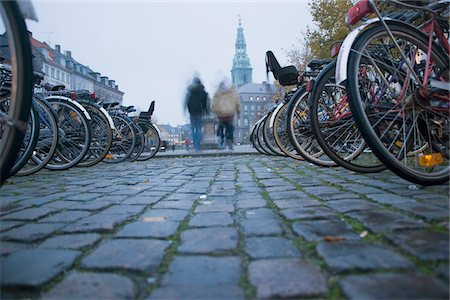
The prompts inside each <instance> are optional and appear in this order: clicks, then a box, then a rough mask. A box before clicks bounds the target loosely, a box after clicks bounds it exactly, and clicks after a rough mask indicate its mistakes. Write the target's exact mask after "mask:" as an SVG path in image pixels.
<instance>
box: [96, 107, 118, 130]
mask: <svg viewBox="0 0 450 300" xmlns="http://www.w3.org/2000/svg"><path fill="white" fill-rule="evenodd" d="M99 106H100V105H99ZM99 109H100V111H101V112H102V113H103V114H104V115H105V117H106V119H107V120H108V123H109V126H111V130H114V129H116V126H114V121H113V119H112V118H111V115H110V114H109V113H108V111H107V110H106V109H105V108H104V107H103V106H100V107H99Z"/></svg>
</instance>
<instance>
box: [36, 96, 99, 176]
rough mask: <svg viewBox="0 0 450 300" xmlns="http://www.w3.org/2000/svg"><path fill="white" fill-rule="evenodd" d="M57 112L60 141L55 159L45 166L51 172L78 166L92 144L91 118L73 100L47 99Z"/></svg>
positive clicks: (63, 98) (58, 97)
mask: <svg viewBox="0 0 450 300" xmlns="http://www.w3.org/2000/svg"><path fill="white" fill-rule="evenodd" d="M46 100H47V101H49V102H50V103H51V105H52V108H53V109H54V110H55V112H56V115H57V121H58V130H59V134H60V135H59V139H58V147H57V148H56V151H55V154H54V155H53V158H52V159H51V160H50V161H49V162H48V164H47V165H46V166H45V168H46V169H49V170H66V169H69V168H71V167H73V166H75V165H76V164H78V163H79V162H80V161H81V160H82V159H83V157H84V156H85V155H86V153H87V151H88V150H89V145H90V142H91V129H90V126H89V122H90V116H89V114H88V113H87V111H86V110H85V109H84V108H83V107H82V106H81V105H80V104H77V103H75V102H74V101H73V100H71V99H69V98H66V97H62V96H50V97H47V98H46Z"/></svg>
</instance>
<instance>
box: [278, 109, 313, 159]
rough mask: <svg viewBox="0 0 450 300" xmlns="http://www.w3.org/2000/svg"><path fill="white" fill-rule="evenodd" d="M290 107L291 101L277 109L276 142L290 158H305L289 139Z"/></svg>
mask: <svg viewBox="0 0 450 300" xmlns="http://www.w3.org/2000/svg"><path fill="white" fill-rule="evenodd" d="M288 107H289V101H287V102H284V103H283V106H282V107H281V108H280V109H278V110H277V112H276V114H275V116H274V121H273V130H274V134H273V135H274V138H275V143H277V145H278V147H279V148H280V150H281V151H282V152H283V153H284V154H285V155H287V156H289V157H290V158H293V159H296V160H305V159H304V158H303V156H301V155H299V154H298V153H297V151H296V150H295V148H294V146H292V143H291V140H290V139H289V135H288V131H287V127H286V123H287V120H286V118H287V111H288Z"/></svg>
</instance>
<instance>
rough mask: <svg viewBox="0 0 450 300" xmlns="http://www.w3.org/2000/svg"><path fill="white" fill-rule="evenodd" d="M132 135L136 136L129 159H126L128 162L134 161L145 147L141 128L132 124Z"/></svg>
mask: <svg viewBox="0 0 450 300" xmlns="http://www.w3.org/2000/svg"><path fill="white" fill-rule="evenodd" d="M132 125H133V129H134V134H135V135H136V144H135V145H134V149H133V152H131V155H130V157H128V160H130V161H135V160H136V159H137V158H138V157H139V156H140V155H141V153H142V151H144V146H145V137H144V131H142V128H141V127H139V126H138V125H136V124H135V123H132Z"/></svg>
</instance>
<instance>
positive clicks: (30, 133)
mask: <svg viewBox="0 0 450 300" xmlns="http://www.w3.org/2000/svg"><path fill="white" fill-rule="evenodd" d="M39 127H40V120H39V113H38V110H37V107H36V104H35V103H34V102H33V104H32V105H31V109H30V117H29V118H28V126H27V130H26V132H25V137H24V138H23V139H22V144H21V146H20V148H19V152H18V153H17V156H16V161H15V162H14V165H13V167H12V168H11V171H10V176H13V175H15V174H16V173H17V172H19V171H20V169H22V167H23V166H25V164H26V163H27V162H28V161H29V160H30V158H31V155H32V154H33V151H34V149H35V147H36V145H37V142H38V138H39Z"/></svg>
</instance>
